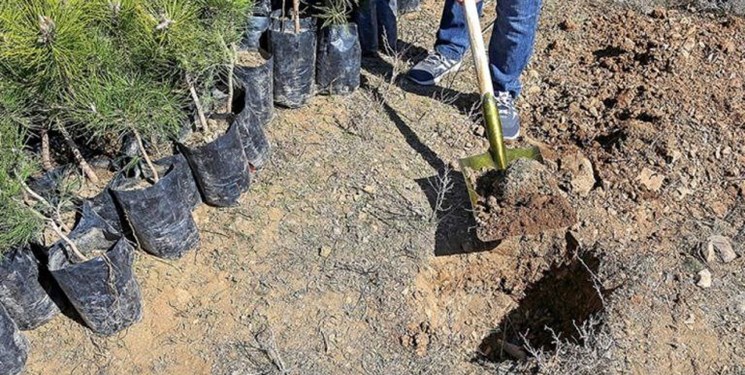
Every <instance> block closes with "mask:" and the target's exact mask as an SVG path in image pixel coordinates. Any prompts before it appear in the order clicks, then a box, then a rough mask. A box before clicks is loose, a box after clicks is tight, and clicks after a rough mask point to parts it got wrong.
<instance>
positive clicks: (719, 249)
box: [704, 236, 737, 263]
mask: <svg viewBox="0 0 745 375" xmlns="http://www.w3.org/2000/svg"><path fill="white" fill-rule="evenodd" d="M715 255H719V259H721V260H722V262H724V263H729V262H731V261H733V260H735V259H737V253H735V250H734V249H733V248H732V242H731V241H730V239H729V238H727V237H724V236H711V237H709V240H708V243H707V244H706V250H705V253H704V258H705V259H706V261H707V262H712V261H713V260H714V256H715Z"/></svg>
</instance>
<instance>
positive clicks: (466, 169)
mask: <svg viewBox="0 0 745 375" xmlns="http://www.w3.org/2000/svg"><path fill="white" fill-rule="evenodd" d="M505 157H506V161H507V163H506V164H508V165H509V163H510V162H512V161H513V160H516V159H519V158H526V159H532V160H536V161H539V162H543V157H542V156H541V151H540V150H539V149H538V147H535V146H531V147H525V148H511V149H505ZM459 163H460V170H461V171H462V172H463V178H464V179H465V180H466V188H467V189H468V198H469V199H470V200H471V208H472V209H473V210H474V212H475V210H476V207H477V203H478V197H479V194H478V193H477V192H476V186H475V185H474V184H473V182H472V181H471V178H469V177H468V173H478V174H483V173H484V172H487V171H489V170H491V169H499V167H498V166H497V163H496V162H495V161H494V157H493V156H492V154H491V153H490V152H488V151H487V152H485V153H483V154H479V155H474V156H469V157H467V158H463V159H460V161H459Z"/></svg>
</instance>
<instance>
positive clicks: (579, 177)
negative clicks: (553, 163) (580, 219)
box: [561, 152, 595, 197]
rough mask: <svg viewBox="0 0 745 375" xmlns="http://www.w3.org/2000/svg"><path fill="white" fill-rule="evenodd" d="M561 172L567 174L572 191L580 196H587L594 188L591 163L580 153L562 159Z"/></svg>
mask: <svg viewBox="0 0 745 375" xmlns="http://www.w3.org/2000/svg"><path fill="white" fill-rule="evenodd" d="M561 170H562V171H566V172H567V173H569V175H570V178H571V181H570V184H571V186H572V191H573V192H574V193H575V194H577V195H580V196H583V197H584V196H587V194H589V193H590V191H591V190H592V188H593V187H594V186H595V174H594V172H593V170H592V162H590V160H589V159H587V158H586V157H585V156H584V155H583V154H582V153H581V152H575V153H572V154H569V155H566V156H564V157H562V159H561Z"/></svg>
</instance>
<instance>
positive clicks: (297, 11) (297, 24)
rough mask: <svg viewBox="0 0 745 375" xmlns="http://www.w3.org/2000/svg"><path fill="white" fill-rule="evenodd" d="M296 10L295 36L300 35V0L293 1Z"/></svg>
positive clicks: (294, 16)
mask: <svg viewBox="0 0 745 375" xmlns="http://www.w3.org/2000/svg"><path fill="white" fill-rule="evenodd" d="M292 8H293V10H294V12H293V13H294V14H293V18H294V19H295V34H299V33H300V0H292Z"/></svg>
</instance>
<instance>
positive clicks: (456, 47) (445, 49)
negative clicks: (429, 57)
mask: <svg viewBox="0 0 745 375" xmlns="http://www.w3.org/2000/svg"><path fill="white" fill-rule="evenodd" d="M476 7H477V8H478V10H479V15H480V14H481V8H482V7H483V2H482V1H478V2H477V3H476ZM470 46H471V42H470V40H469V39H468V25H466V15H465V11H464V9H463V6H462V5H461V4H459V3H457V2H456V1H455V0H445V7H444V8H443V9H442V18H440V29H439V30H437V41H436V42H435V51H437V52H439V53H440V54H441V55H443V56H445V57H447V58H448V59H453V60H461V59H463V55H464V54H465V53H466V50H467V49H468V48H470Z"/></svg>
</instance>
